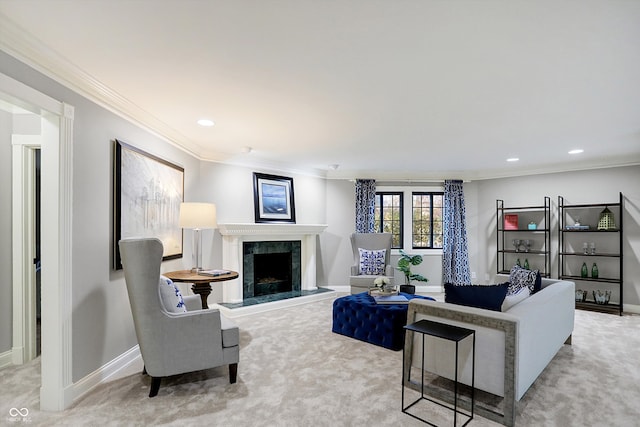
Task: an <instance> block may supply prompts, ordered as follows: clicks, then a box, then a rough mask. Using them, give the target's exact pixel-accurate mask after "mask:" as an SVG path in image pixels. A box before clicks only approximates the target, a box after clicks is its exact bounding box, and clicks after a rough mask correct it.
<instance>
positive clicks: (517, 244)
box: [511, 239, 520, 252]
mask: <svg viewBox="0 0 640 427" xmlns="http://www.w3.org/2000/svg"><path fill="white" fill-rule="evenodd" d="M511 243H513V247H514V248H515V250H516V252H520V239H513V240H512V241H511Z"/></svg>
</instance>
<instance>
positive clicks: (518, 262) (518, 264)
mask: <svg viewBox="0 0 640 427" xmlns="http://www.w3.org/2000/svg"><path fill="white" fill-rule="evenodd" d="M516 265H517V266H518V267H522V265H520V258H518V259H516Z"/></svg>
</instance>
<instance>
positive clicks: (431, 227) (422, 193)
mask: <svg viewBox="0 0 640 427" xmlns="http://www.w3.org/2000/svg"><path fill="white" fill-rule="evenodd" d="M414 196H429V232H430V233H429V241H430V242H431V244H430V245H429V246H426V247H423V246H414V244H413V243H414V242H415V239H414V234H413V225H414V222H415V216H414V213H415V209H416V206H415V205H414V204H413V197H414ZM434 196H442V198H443V200H442V208H441V209H442V210H444V191H412V192H411V248H412V249H414V250H417V249H437V250H442V247H434V245H433V244H434V242H435V239H434V229H435V227H434V215H433V211H434V203H433V199H434Z"/></svg>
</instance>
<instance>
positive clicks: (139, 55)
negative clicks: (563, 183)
mask: <svg viewBox="0 0 640 427" xmlns="http://www.w3.org/2000/svg"><path fill="white" fill-rule="evenodd" d="M0 14H4V15H5V16H4V17H2V16H0V18H2V21H0V24H3V25H2V28H4V30H2V29H0V35H3V36H4V39H5V43H2V42H1V41H0V48H2V49H3V50H5V51H7V52H9V53H11V54H12V55H15V56H17V57H18V58H20V59H22V60H25V61H26V62H28V63H30V64H31V65H34V66H36V68H38V69H40V70H42V71H44V72H46V73H47V74H49V75H50V76H54V77H55V78H57V79H58V80H59V81H61V82H64V83H65V84H67V85H69V86H71V87H73V88H75V89H80V90H81V92H82V93H85V94H88V95H89V96H91V97H92V99H94V100H98V101H100V102H101V103H102V104H108V105H110V106H111V108H112V109H116V110H118V111H120V112H121V114H124V115H126V116H128V117H131V118H133V119H135V120H136V121H138V122H140V123H142V124H144V125H145V126H147V127H148V128H150V129H152V130H154V131H155V132H157V133H159V134H161V135H163V136H165V137H166V138H167V139H168V140H170V141H171V142H173V143H174V144H176V145H179V146H181V147H183V148H184V149H186V150H187V151H189V152H191V153H193V154H194V155H196V156H198V157H200V158H202V159H207V160H214V161H223V162H232V163H242V164H247V163H248V164H253V165H254V166H256V165H263V166H269V165H270V166H272V167H274V168H283V169H284V168H288V169H291V168H295V170H298V171H309V172H313V173H320V174H324V173H326V174H327V176H328V177H330V178H332V177H335V178H354V177H373V178H377V179H383V180H384V179H411V180H420V179H423V180H430V179H443V178H462V179H470V180H473V179H483V178H491V177H498V176H513V175H520V174H530V173H540V172H549V171H559V170H575V169H585V168H595V167H606V166H618V165H628V164H640V0H597V1H596V0H562V1H559V0H538V1H526V0H482V1H480V0H450V1H444V0H325V1H321V0H266V1H262V0H253V1H251V0H235V1H234V0H228V1H226V0H225V1H207V0H28V1H18V0H0ZM7 40H10V41H7ZM34 46H35V47H36V48H34ZM203 117H206V118H211V119H213V120H214V121H215V122H216V125H215V126H214V127H211V128H202V127H200V126H198V125H197V124H196V120H198V119H200V118H203ZM117 137H120V135H114V138H117ZM130 142H131V143H134V144H135V141H130ZM245 147H252V149H253V151H252V152H251V153H250V154H245V153H243V148H245ZM575 148H582V149H584V153H583V154H580V155H573V156H571V155H569V154H567V152H568V151H569V150H571V149H575ZM507 157H519V158H520V161H519V162H515V163H507V162H506V158H507ZM331 164H338V165H339V168H338V169H337V170H335V171H334V170H331V169H330V168H329V165H331Z"/></svg>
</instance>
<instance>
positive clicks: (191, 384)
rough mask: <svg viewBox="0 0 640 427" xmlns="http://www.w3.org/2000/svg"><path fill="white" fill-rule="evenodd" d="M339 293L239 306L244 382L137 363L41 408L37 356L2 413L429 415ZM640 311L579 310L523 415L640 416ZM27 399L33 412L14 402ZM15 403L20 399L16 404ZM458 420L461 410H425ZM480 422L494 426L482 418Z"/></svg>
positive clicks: (157, 417) (298, 421)
mask: <svg viewBox="0 0 640 427" xmlns="http://www.w3.org/2000/svg"><path fill="white" fill-rule="evenodd" d="M332 302H333V300H332V299H328V300H323V301H318V302H314V303H310V304H304V305H300V306H296V307H291V308H285V309H280V310H277V311H271V312H267V313H260V314H254V315H250V316H246V317H241V318H237V319H236V322H237V323H238V324H239V325H240V327H241V330H242V332H241V353H240V366H239V374H238V383H237V384H234V385H231V384H229V382H228V372H227V369H226V368H216V369H212V370H209V371H204V372H198V373H194V374H189V375H183V376H177V377H172V378H170V379H168V380H163V384H162V386H161V388H160V393H159V395H158V396H157V397H155V398H153V399H149V398H148V397H147V395H148V392H149V382H150V381H149V378H148V377H146V376H143V375H141V374H139V373H136V374H133V375H130V376H127V377H125V378H122V379H119V380H116V381H113V382H110V383H108V384H104V385H102V386H100V387H98V388H97V389H96V390H95V391H93V392H92V393H90V394H89V395H88V396H85V397H84V398H83V399H81V400H79V401H78V402H76V403H75V404H74V405H73V407H71V408H70V409H68V410H66V411H64V412H60V413H49V412H42V411H40V410H38V409H37V408H38V406H39V405H38V387H39V369H40V363H39V360H36V361H34V362H32V363H29V364H27V365H25V366H20V367H10V368H6V369H4V370H2V371H0V385H1V388H0V414H1V415H0V425H14V426H15V425H24V424H23V423H24V421H28V422H29V425H33V426H51V425H60V426H62V425H64V426H68V425H72V426H76V425H87V426H88V425H109V426H146V425H154V426H155V425H176V426H177V425H181V426H183V425H186V426H200V425H216V426H364V425H367V426H391V425H402V426H419V425H424V424H422V423H420V422H419V421H417V420H415V419H413V418H411V417H410V416H408V415H406V414H403V413H402V412H401V410H400V393H401V358H402V352H401V351H400V352H394V351H391V350H387V349H384V348H381V347H376V346H373V345H371V344H367V343H364V342H361V341H357V340H354V339H351V338H348V337H344V336H341V335H337V334H333V333H332V332H331V307H332ZM639 331H640V316H635V315H625V316H622V317H619V316H615V315H608V314H600V313H591V312H585V311H576V327H575V332H574V335H573V345H572V346H564V347H563V348H562V349H561V350H560V352H559V353H558V355H557V356H556V357H555V359H554V360H553V361H552V362H551V364H550V365H549V366H548V367H547V369H546V370H545V371H544V372H543V373H542V375H541V376H540V377H539V378H538V380H537V381H536V382H535V383H534V385H533V386H532V387H531V389H529V391H528V392H527V394H526V395H525V397H524V398H523V400H522V401H521V402H520V404H519V409H518V418H517V424H518V425H519V426H620V427H626V426H637V425H640V403H639V402H640V385H639V384H640V368H639V367H638V364H639V362H640V356H639V352H640V350H639V349H640V332H639ZM14 407H15V408H25V407H26V408H28V409H29V415H28V417H27V418H26V419H25V420H23V419H21V418H20V417H19V416H16V417H11V415H10V410H11V408H14ZM13 413H14V414H15V411H14V412H13ZM423 415H424V416H426V417H429V418H431V419H433V420H434V421H436V422H437V423H446V425H450V424H449V423H451V422H452V418H451V416H452V415H451V412H448V411H445V410H442V409H431V408H428V411H427V412H425V413H424V414H423ZM469 425H470V426H494V425H496V424H495V423H492V422H490V421H487V420H485V419H482V418H476V419H474V420H473V421H472V422H471V423H470V424H469Z"/></svg>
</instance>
